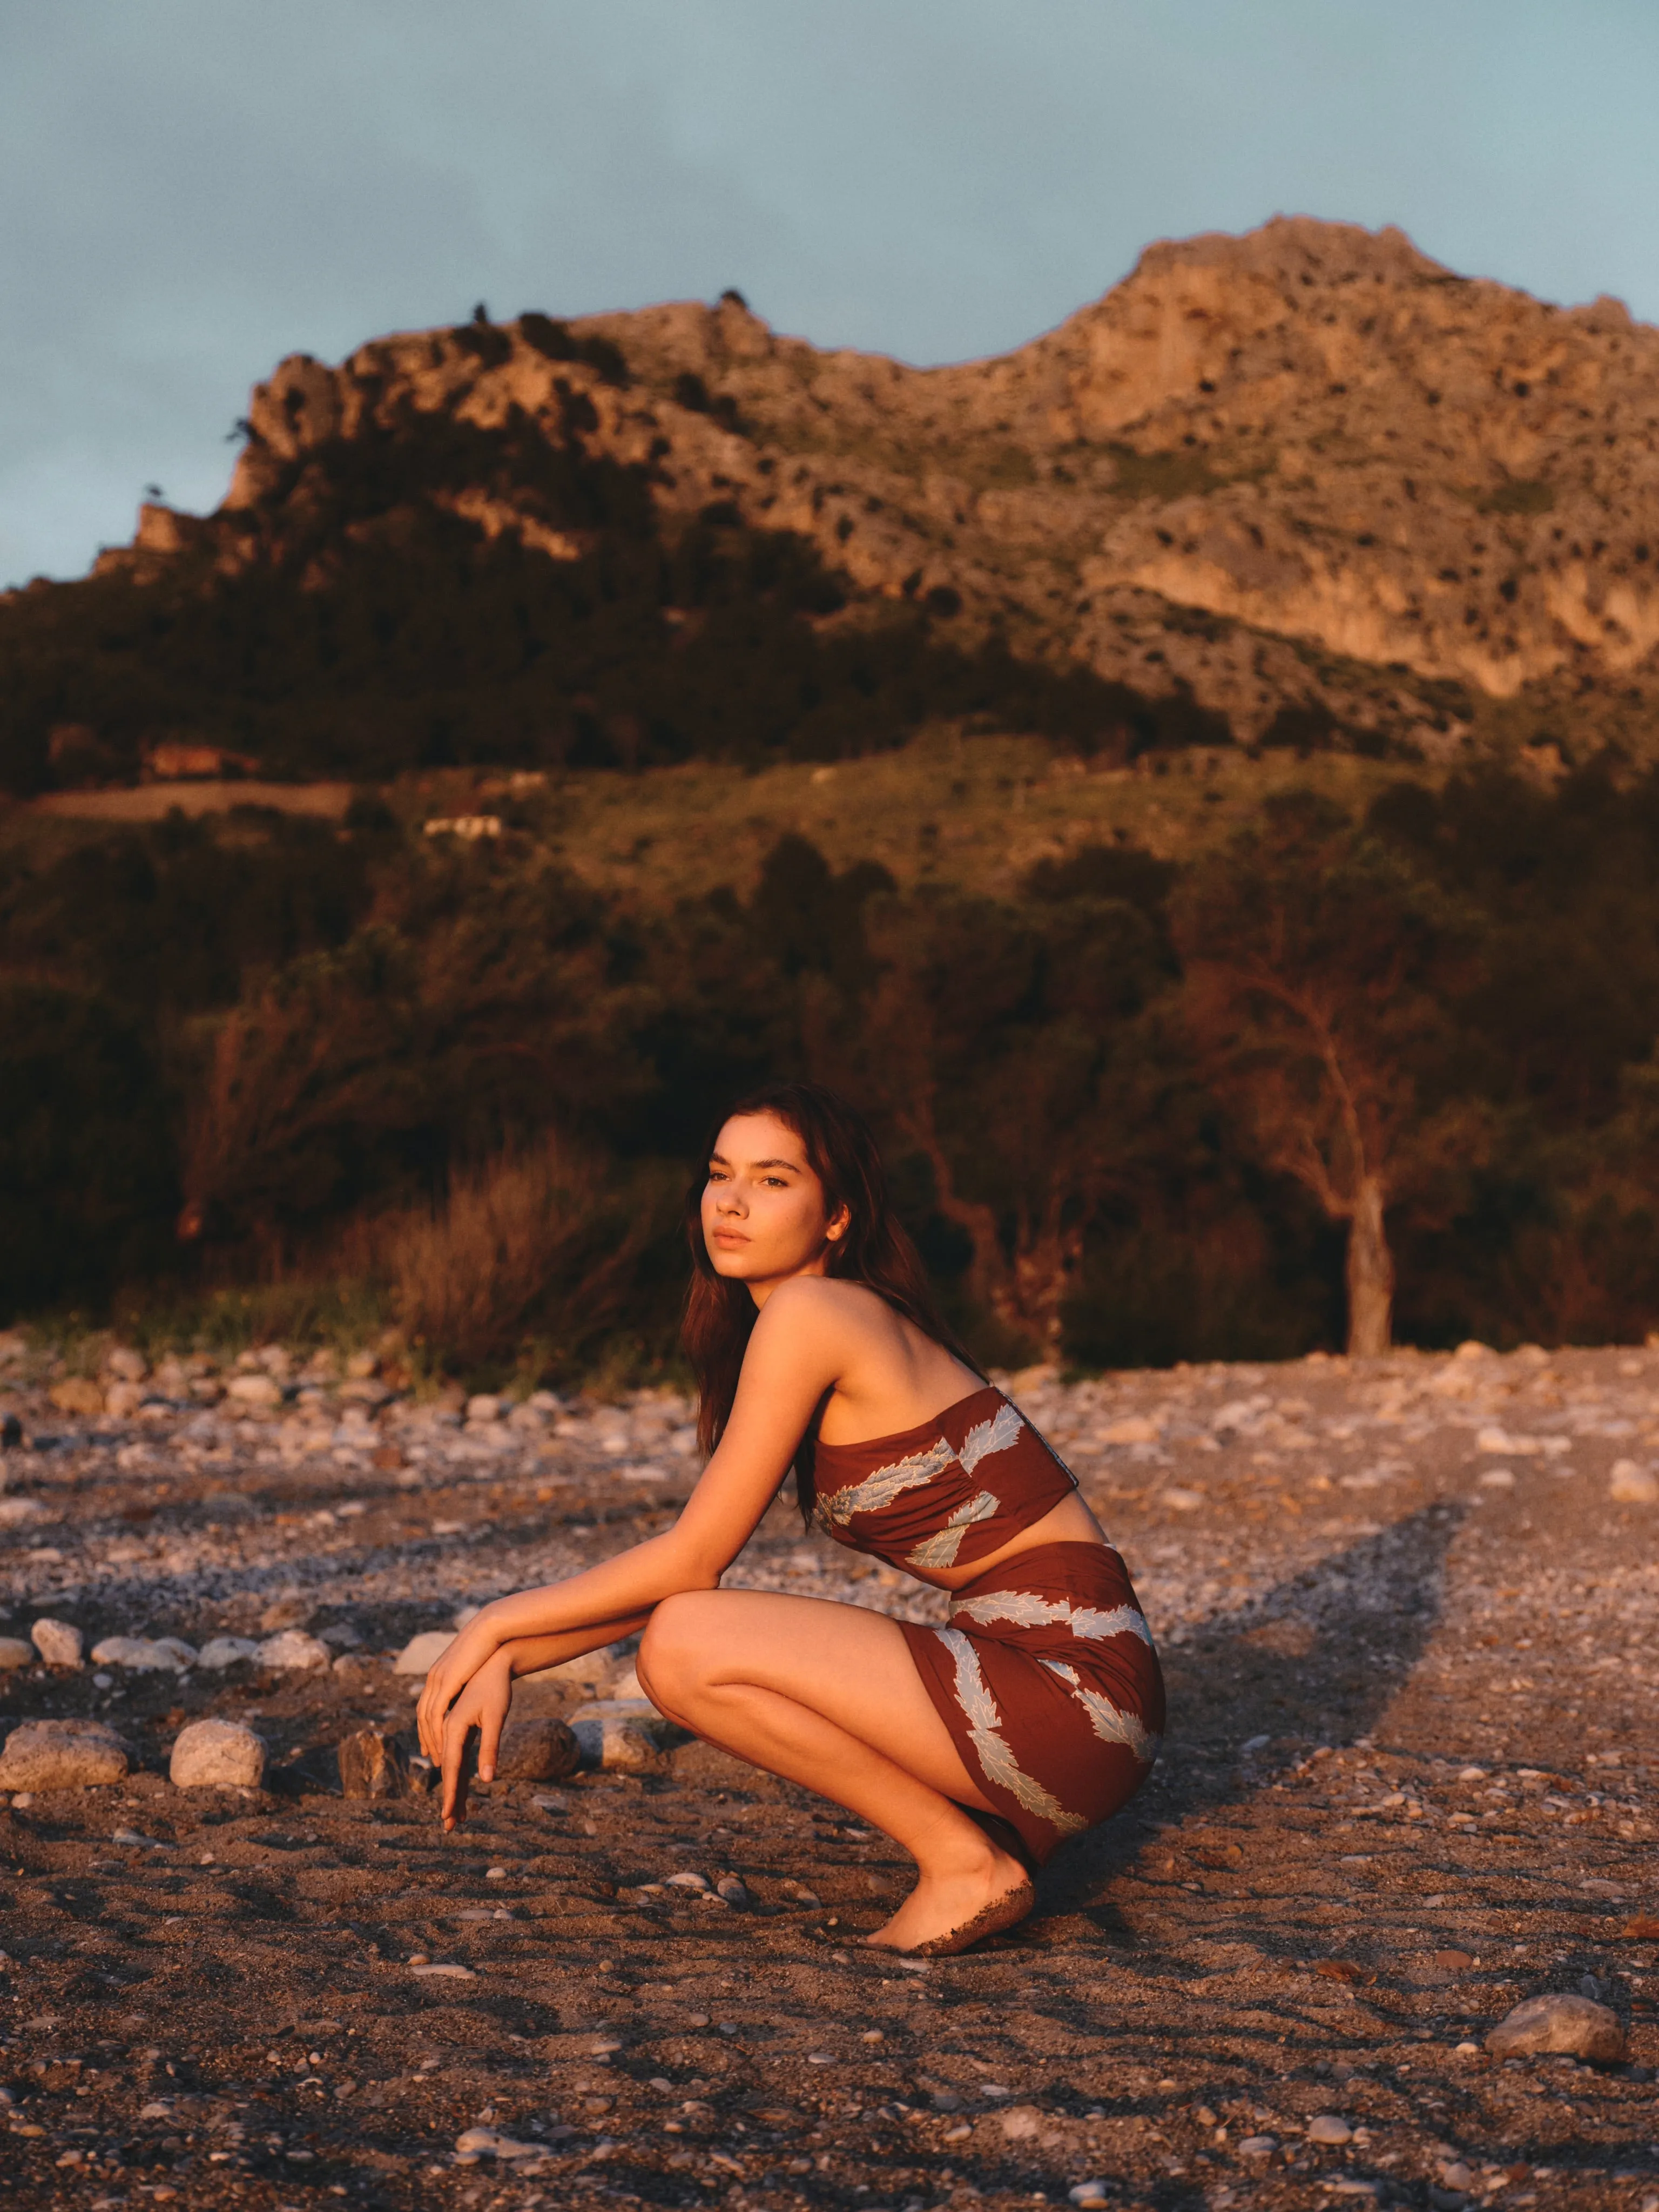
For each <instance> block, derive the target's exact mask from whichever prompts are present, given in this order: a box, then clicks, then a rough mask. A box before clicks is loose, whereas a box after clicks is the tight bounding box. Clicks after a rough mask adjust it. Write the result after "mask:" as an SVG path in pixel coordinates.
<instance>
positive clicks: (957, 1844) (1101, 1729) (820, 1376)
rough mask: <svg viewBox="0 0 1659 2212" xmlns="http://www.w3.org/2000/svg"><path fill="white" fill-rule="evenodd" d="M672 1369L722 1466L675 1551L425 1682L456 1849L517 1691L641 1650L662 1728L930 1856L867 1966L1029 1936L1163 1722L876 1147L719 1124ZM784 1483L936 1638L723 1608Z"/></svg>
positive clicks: (705, 1484) (532, 1598)
mask: <svg viewBox="0 0 1659 2212" xmlns="http://www.w3.org/2000/svg"><path fill="white" fill-rule="evenodd" d="M687 1228H688V1232H689V1234H690V1241H691V1252H692V1261H693V1267H694V1273H693V1278H692V1285H691V1291H690V1298H689V1300H688V1304H687V1313H686V1324H685V1343H686V1348H687V1350H688V1352H689V1353H690V1358H691V1361H692V1364H693V1366H694V1368H695V1369H696V1374H697V1379H698V1383H699V1384H700V1386H701V1389H702V1409H701V1416H700V1423H699V1436H700V1439H701V1441H702V1444H703V1447H704V1449H706V1450H708V1451H710V1452H711V1453H712V1456H711V1457H710V1459H709V1461H708V1465H707V1467H706V1468H704V1470H703V1473H702V1477H701V1479H700V1480H699V1481H698V1483H697V1486H696V1489H695V1490H694V1491H693V1492H692V1494H691V1497H690V1499H689V1500H688V1501H687V1504H686V1506H685V1510H684V1512H683V1513H682V1514H681V1515H680V1517H679V1519H678V1521H677V1522H676V1523H675V1524H674V1526H673V1527H672V1528H670V1529H668V1530H666V1531H665V1532H664V1533H663V1534H661V1535H658V1536H652V1537H650V1538H648V1539H647V1541H645V1542H644V1543H641V1544H636V1545H635V1546H634V1547H632V1548H631V1549H630V1550H628V1551H625V1552H622V1553H618V1554H617V1556H616V1557H615V1558H614V1559H606V1560H605V1561H604V1562H602V1564H600V1565H598V1566H594V1567H589V1568H587V1569H586V1570H585V1571H583V1572H582V1573H580V1574H578V1575H573V1576H571V1577H569V1578H568V1580H567V1581H565V1582H562V1583H552V1584H551V1585H550V1586H549V1587H548V1588H546V1589H533V1590H525V1591H522V1592H520V1594H519V1595H517V1596H513V1597H506V1598H498V1599H497V1600H496V1601H495V1603H494V1604H492V1605H488V1606H486V1607H484V1608H483V1611H482V1612H481V1613H477V1615H475V1617H474V1618H473V1620H471V1622H470V1623H469V1624H468V1626H466V1627H465V1629H464V1630H463V1631H462V1632H461V1633H460V1634H459V1636H458V1637H457V1638H455V1641H454V1642H453V1644H451V1645H450V1647H449V1649H448V1650H447V1651H446V1652H445V1654H444V1656H443V1657H442V1658H441V1660H440V1661H439V1662H438V1663H437V1665H436V1666H435V1668H433V1669H432V1672H431V1673H430V1674H428V1677H427V1682H426V1687H425V1690H424V1692H422V1698H421V1703H420V1731H421V1741H422V1746H423V1747H424V1748H425V1750H426V1752H427V1753H428V1756H429V1757H430V1758H432V1759H434V1760H435V1761H437V1762H438V1763H439V1764H441V1767H442V1770H443V1801H442V1802H443V1821H444V1826H445V1827H446V1828H452V1827H453V1826H454V1825H455V1822H456V1821H457V1820H459V1819H461V1818H463V1817H464V1816H465V1783H464V1781H463V1778H462V1772H461V1761H462V1753H463V1751H464V1749H465V1742H466V1739H467V1736H468V1734H469V1731H470V1730H471V1729H474V1728H476V1729H477V1730H478V1732H479V1738H480V1743H479V1753H478V1772H479V1774H480V1775H481V1776H482V1777H483V1778H484V1779H485V1780H486V1781H488V1780H489V1778H490V1777H491V1775H492V1773H493V1771H494V1764H495V1753H496V1747H497V1743H498V1741H499V1738H500V1735H501V1723H502V1721H503V1720H504V1718H505V1717H506V1714H507V1705H508V1701H509V1699H510V1698H511V1696H512V1688H513V1678H514V1676H515V1675H519V1674H528V1673H532V1672H533V1671H534V1670H536V1669H538V1668H543V1667H550V1666H554V1665H556V1664H557V1663H558V1662H560V1661H562V1660H565V1659H571V1658H574V1657H575V1656H576V1655H577V1654H578V1653H580V1652H583V1651H589V1650H593V1649H594V1648H595V1647H596V1646H598V1645H600V1644H609V1643H611V1642H612V1641H613V1640H614V1639H615V1638H617V1637H619V1636H624V1635H628V1634H629V1633H631V1632H634V1631H635V1630H638V1629H643V1630H644V1632H645V1633H644V1638H643V1641H642V1643H641V1646H640V1652H639V1658H638V1668H639V1675H640V1680H641V1684H642V1686H644V1688H645V1689H646V1691H647V1693H648V1695H649V1696H650V1699H651V1701H652V1703H653V1705H655V1706H656V1707H657V1708H658V1710H659V1711H660V1712H663V1713H665V1714H666V1715H668V1717H670V1718H671V1719H672V1720H675V1721H678V1722H679V1723H680V1724H681V1725H682V1726H683V1727H684V1728H687V1729H691V1730H692V1731H693V1732H694V1733H695V1734H696V1735H700V1736H702V1737H703V1738H705V1739H706V1740H707V1741H708V1742H710V1743H714V1744H718V1745H720V1747H722V1748H723V1749H725V1750H726V1751H728V1752H731V1753H734V1754H735V1755H736V1756H737V1757H738V1758H739V1759H747V1760H749V1761H750V1763H751V1764H753V1765H757V1766H761V1767H764V1768H766V1769H767V1770H768V1771H769V1772H771V1773H773V1774H778V1775H782V1776H784V1777H786V1778H787V1779H788V1780H790V1781H792V1782H799V1783H805V1784H806V1785H807V1786H808V1787H809V1788H811V1789H813V1790H817V1791H818V1792H820V1793H821V1794H822V1795H823V1796H826V1797H830V1798H833V1799H835V1800H836V1802H838V1803H840V1804H842V1805H844V1806H846V1807H847V1808H848V1809H849V1810H850V1811H852V1812H853V1813H854V1814H857V1815H858V1816H859V1817H860V1819H861V1820H866V1821H869V1822H871V1823H872V1825H874V1826H877V1827H879V1828H883V1829H884V1830H885V1831H886V1832H887V1833H888V1834H889V1835H890V1836H891V1837H892V1838H893V1839H894V1840H895V1842H896V1843H898V1844H902V1846H903V1848H904V1849H905V1850H908V1852H909V1853H910V1854H911V1856H912V1857H914V1858H915V1862H916V1865H917V1869H918V1875H919V1879H918V1881H917V1883H916V1886H915V1889H914V1890H913V1891H912V1892H911V1893H910V1895H909V1896H908V1898H907V1899H905V1901H904V1903H903V1904H902V1905H901V1906H900V1907H899V1910H898V1911H896V1913H895V1914H894V1915H893V1917H891V1919H890V1920H889V1921H888V1922H887V1923H885V1925H884V1926H883V1927H881V1928H878V1929H877V1930H876V1932H875V1933H874V1935H872V1936H869V1937H868V1938H867V1939H866V1940H867V1941H868V1942H870V1943H872V1944H874V1945H876V1946H878V1947H880V1948H886V1949H890V1950H896V1951H908V1952H921V1953H934V1954H939V1953H945V1952H951V1951H959V1950H962V1949H963V1948H966V1947H967V1946H968V1945H969V1943H972V1942H977V1941H979V1940H980V1939H981V1938H982V1937H984V1936H989V1935H992V1934H994V1932H995V1931H996V1930H997V1929H1002V1928H1006V1927H1010V1926H1012V1924H1013V1923H1015V1922H1016V1921H1018V1920H1021V1919H1023V1918H1024V1917H1025V1915H1026V1914H1027V1913H1028V1912H1029V1911H1030V1909H1031V1905H1032V1903H1033V1901H1034V1893H1033V1890H1032V1886H1031V1880H1030V1875H1031V1872H1032V1871H1033V1870H1034V1869H1035V1868H1036V1867H1037V1866H1040V1865H1041V1864H1042V1862H1043V1861H1044V1860H1045V1859H1046V1858H1047V1857H1048V1855H1049V1853H1050V1852H1051V1851H1052V1850H1054V1847H1055V1846H1056V1844H1059V1843H1060V1841H1061V1840H1062V1839H1063V1838H1065V1837H1066V1836H1068V1835H1073V1834H1076V1833H1077V1832H1079V1831H1080V1830H1082V1829H1084V1828H1087V1827H1091V1826H1094V1825H1096V1823H1097V1822H1098V1821H1101V1820H1104V1819H1105V1818H1106V1817H1107V1816H1108V1814H1111V1813H1113V1812H1115V1810H1116V1809H1117V1808H1118V1807H1119V1806H1120V1805H1121V1804H1123V1803H1124V1802H1126V1801H1127V1799H1128V1798H1129V1797H1130V1796H1132V1795H1133V1792H1134V1791H1135V1790H1137V1789H1138V1788H1139V1785H1140V1784H1141V1782H1142V1781H1143V1780H1144V1779H1145V1778H1146V1774H1147V1772H1148V1771H1149V1770H1150V1768H1151V1765H1152V1760H1153V1759H1155V1758H1156V1756H1157V1749H1158V1735H1159V1733H1160V1731H1161V1729H1162V1728H1163V1718H1164V1692H1163V1683H1162V1679H1161V1676H1160V1674H1159V1672H1158V1659H1157V1656H1156V1653H1155V1652H1154V1650H1153V1648H1152V1637H1151V1634H1150V1632H1149V1631H1148V1629H1147V1626H1146V1620H1145V1619H1144V1618H1143V1616H1142V1614H1141V1612H1140V1609H1139V1605H1138V1604H1137V1602H1136V1600H1135V1595H1134V1592H1133V1589H1131V1587H1130V1584H1129V1579H1128V1576H1127V1572H1126V1571H1125V1568H1124V1565H1123V1562H1122V1560H1121V1559H1120V1558H1119V1557H1118V1555H1117V1553H1115V1551H1114V1550H1113V1549H1112V1548H1111V1547H1110V1546H1109V1544H1108V1542H1107V1541H1106V1538H1105V1537H1104V1536H1103V1534H1102V1533H1101V1529H1100V1527H1099V1524H1098V1523H1097V1521H1096V1520H1095V1517H1094V1516H1093V1514H1092V1513H1091V1512H1090V1510H1088V1508H1087V1506H1085V1504H1084V1503H1083V1500H1082V1498H1080V1497H1079V1494H1078V1489H1077V1485H1076V1482H1075V1481H1074V1480H1073V1477H1072V1475H1071V1474H1069V1472H1068V1471H1067V1470H1066V1468H1065V1467H1064V1466H1063V1465H1062V1464H1061V1463H1060V1461H1059V1460H1058V1459H1057V1458H1056V1457H1055V1455H1054V1453H1053V1452H1052V1451H1050V1449H1048V1446H1047V1444H1045V1443H1043V1441H1042V1438H1041V1437H1039V1436H1038V1435H1037V1433H1036V1430H1034V1429H1033V1428H1032V1427H1031V1426H1030V1424H1029V1423H1028V1422H1027V1421H1026V1420H1025V1419H1024V1417H1023V1416H1022V1415H1021V1414H1020V1413H1018V1411H1017V1409H1016V1408H1015V1407H1013V1406H1012V1405H1011V1404H1010V1403H1009V1401H1007V1399H1006V1398H1005V1397H1004V1396H1003V1395H1002V1394H1001V1392H1000V1391H999V1390H996V1389H992V1388H991V1387H990V1386H989V1385H987V1383H986V1381H985V1378H984V1376H982V1375H981V1374H980V1372H979V1371H978V1370H977V1369H976V1368H975V1367H974V1366H973V1364H971V1362H970V1361H969V1358H968V1357H967V1355H966V1354H965V1353H964V1352H963V1351H962V1350H961V1349H960V1348H959V1347H958V1346H957V1344H956V1343H955V1341H954V1340H953V1338H952V1337H951V1333H950V1331H949V1330H948V1329H947V1328H945V1325H944V1323H943V1322H941V1321H940V1319H939V1316H938V1314H937V1313H936V1311H935V1310H934V1307H933V1300H932V1298H931V1297H930V1295H929V1292H928V1290H927V1283H926V1279H925V1277H924V1275H923V1273H922V1269H921V1261H920V1260H919V1259H918V1257H917V1255H916V1253H915V1248H914V1247H913V1245H912V1244H911V1243H910V1241H909V1239H908V1237H906V1235H905V1233H904V1231H903V1230H902V1228H901V1227H900V1226H899V1225H898V1223H897V1221H896V1219H895V1218H894V1215H893V1212H892V1207H891V1204H890V1200H889V1198H888V1194H887V1190H886V1185H885V1182H884V1177H883V1175H882V1170H881V1162H880V1158H879V1155H878V1152H877V1151H876V1147H875V1145H874V1142H873V1140H872V1138H871V1136H870V1133H869V1132H868V1130H867V1129H866V1127H865V1126H864V1124H863V1123H862V1122H861V1121H860V1120H859V1118H858V1116H857V1115H855V1114H854V1113H853V1111H852V1110H851V1109H850V1108H848V1106H847V1105H846V1104H845V1103H843V1102H842V1100H840V1099H839V1098H837V1097H836V1095H835V1094H834V1093H833V1092H832V1091H825V1090H823V1089H822V1088H820V1087H819V1086H817V1085H811V1084H785V1085H774V1086H773V1087H771V1088H769V1089H768V1090H765V1091H758V1092H757V1093H755V1094H754V1095H753V1096H751V1097H748V1098H745V1099H744V1100H742V1101H741V1102H740V1103H738V1105H737V1106H735V1107H733V1109H732V1111H731V1113H730V1114H729V1115H727V1116H726V1119H725V1121H723V1122H722V1123H721V1125H720V1129H719V1131H718V1133H717V1134H716V1136H715V1139H714V1145H713V1146H712V1147H711V1148H710V1152H709V1156H708V1164H707V1179H706V1181H704V1182H702V1185H701V1187H700V1188H696V1189H694V1190H693V1192H692V1194H691V1196H690V1200H689V1203H688V1207H687ZM792 1462H793V1466H794V1469H795V1480H796V1487H797V1492H798V1496H799V1502H800V1505H801V1510H802V1513H803V1515H804V1516H805V1517H806V1518H807V1519H808V1520H809V1521H816V1522H817V1525H818V1527H819V1528H822V1529H823V1531H824V1533H825V1534H828V1535H829V1536H831V1537H833V1538H835V1540H836V1541H837V1542H840V1543H842V1544H846V1545H849V1546H850V1547H852V1548H853V1549H854V1550H857V1551H866V1552H872V1553H875V1554H876V1556H877V1557H878V1558H880V1559H887V1560H889V1561H890V1563H891V1564H892V1565H895V1566H901V1567H903V1568H905V1569H907V1570H908V1571H909V1572H911V1573H912V1574H914V1575H915V1576H916V1577H918V1578H919V1579H920V1580H921V1581H922V1582H925V1583H931V1584H933V1586H934V1587H935V1588H938V1589H948V1590H951V1591H952V1592H954V1593H956V1603H955V1606H954V1607H953V1609H952V1613H951V1625H950V1626H948V1627H945V1628H942V1629H933V1628H925V1627H920V1626H915V1625H914V1624H911V1623H909V1622H901V1621H895V1620H890V1619H888V1617H887V1616H886V1615H885V1614H884V1613H871V1612H866V1610H865V1609H864V1608H863V1607H860V1606H854V1605H845V1604H842V1603H839V1602H835V1601H829V1600H826V1599H822V1598H803V1597H782V1596H775V1595H771V1594H770V1593H769V1592H765V1591H759V1590H723V1589H720V1577H721V1575H722V1574H723V1573H724V1571H726V1568H727V1567H729V1566H730V1565H731V1564H732V1561H733V1559H736V1557H737V1556H738V1553H739V1552H740V1551H741V1550H742V1549H743V1547H744V1544H745V1543H746V1542H747V1541H748V1540H749V1538H750V1535H751V1534H752V1533H753V1531H754V1529H755V1528H756V1525H757V1522H759V1520H760V1518H761V1516H762V1515H763V1513H764V1512H765V1511H766V1509H767V1507H768V1506H769V1504H771V1503H772V1500H773V1498H774V1497H775V1495H776V1492H777V1490H778V1487H779V1485H780V1484H781V1481H782V1479H783V1476H784V1474H785V1473H786V1471H787V1469H788V1468H789V1467H790V1465H791V1463H792Z"/></svg>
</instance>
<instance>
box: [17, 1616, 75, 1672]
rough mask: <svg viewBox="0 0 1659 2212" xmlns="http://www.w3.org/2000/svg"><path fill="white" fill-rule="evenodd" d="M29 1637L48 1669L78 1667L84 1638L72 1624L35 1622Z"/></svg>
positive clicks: (65, 1622)
mask: <svg viewBox="0 0 1659 2212" xmlns="http://www.w3.org/2000/svg"><path fill="white" fill-rule="evenodd" d="M29 1635H30V1637H31V1638H32V1639H33V1644H34V1648H35V1650H37V1651H38V1652H39V1653H40V1656H41V1657H42V1658H43V1659H44V1660H45V1661H46V1664H47V1666H48V1667H78V1666H79V1665H80V1663H81V1654H82V1651H83V1650H84V1649H85V1648H86V1638H84V1637H83V1636H82V1633H81V1632H80V1630H79V1629H78V1628H76V1626H74V1625H73V1623H72V1622H70V1621H67V1620H45V1619H43V1620H37V1621H36V1622H35V1624H34V1626H33V1628H32V1629H30V1631H29Z"/></svg>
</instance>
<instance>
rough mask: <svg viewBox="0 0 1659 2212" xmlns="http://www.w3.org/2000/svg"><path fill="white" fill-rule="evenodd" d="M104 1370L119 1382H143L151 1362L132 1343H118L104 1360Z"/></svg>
mask: <svg viewBox="0 0 1659 2212" xmlns="http://www.w3.org/2000/svg"><path fill="white" fill-rule="evenodd" d="M104 1372H105V1374H106V1375H108V1376H112V1378H113V1379H114V1380H115V1381H116V1382H117V1383H142V1382H143V1379H144V1377H145V1376H146V1375H148V1374H149V1360H147V1359H146V1358H145V1357H144V1355H143V1352H135V1351H134V1350H133V1349H132V1347H131V1345H126V1344H118V1345H117V1346H116V1347H115V1349H114V1351H113V1352H111V1353H110V1355H109V1357H108V1358H107V1359H106V1360H105V1362H104Z"/></svg>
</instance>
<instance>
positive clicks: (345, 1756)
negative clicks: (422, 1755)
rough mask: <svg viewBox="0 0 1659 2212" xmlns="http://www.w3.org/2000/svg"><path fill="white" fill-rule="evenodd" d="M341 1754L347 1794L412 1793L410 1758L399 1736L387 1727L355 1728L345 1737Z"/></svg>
mask: <svg viewBox="0 0 1659 2212" xmlns="http://www.w3.org/2000/svg"><path fill="white" fill-rule="evenodd" d="M337 1756H338V1758H339V1762H340V1793H341V1795H342V1796H345V1797H404V1796H408V1794H409V1759H408V1758H407V1756H406V1754H405V1753H404V1748H403V1746H402V1745H401V1744H400V1743H399V1742H398V1740H397V1738H396V1737H395V1736H390V1735H387V1734H386V1731H385V1729H377V1728H360V1729H354V1730H353V1731H352V1733H351V1734H350V1735H349V1736H345V1737H343V1738H342V1740H341V1743H340V1747H339V1752H338V1754H337Z"/></svg>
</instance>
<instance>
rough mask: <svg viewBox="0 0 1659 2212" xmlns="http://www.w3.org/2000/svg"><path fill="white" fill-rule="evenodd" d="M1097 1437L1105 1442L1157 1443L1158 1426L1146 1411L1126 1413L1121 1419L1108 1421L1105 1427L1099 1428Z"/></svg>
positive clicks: (1098, 1440) (1096, 1432)
mask: <svg viewBox="0 0 1659 2212" xmlns="http://www.w3.org/2000/svg"><path fill="white" fill-rule="evenodd" d="M1095 1437H1096V1440H1097V1442H1098V1443H1103V1444H1155V1443H1157V1442H1158V1423H1157V1422H1156V1421H1152V1420H1148V1419H1147V1418H1146V1414H1145V1413H1126V1414H1124V1415H1123V1417H1122V1418H1121V1419H1120V1420H1115V1421H1108V1422H1107V1423H1106V1425H1105V1426H1104V1427H1103V1428H1099V1429H1097V1430H1096V1431H1095Z"/></svg>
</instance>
